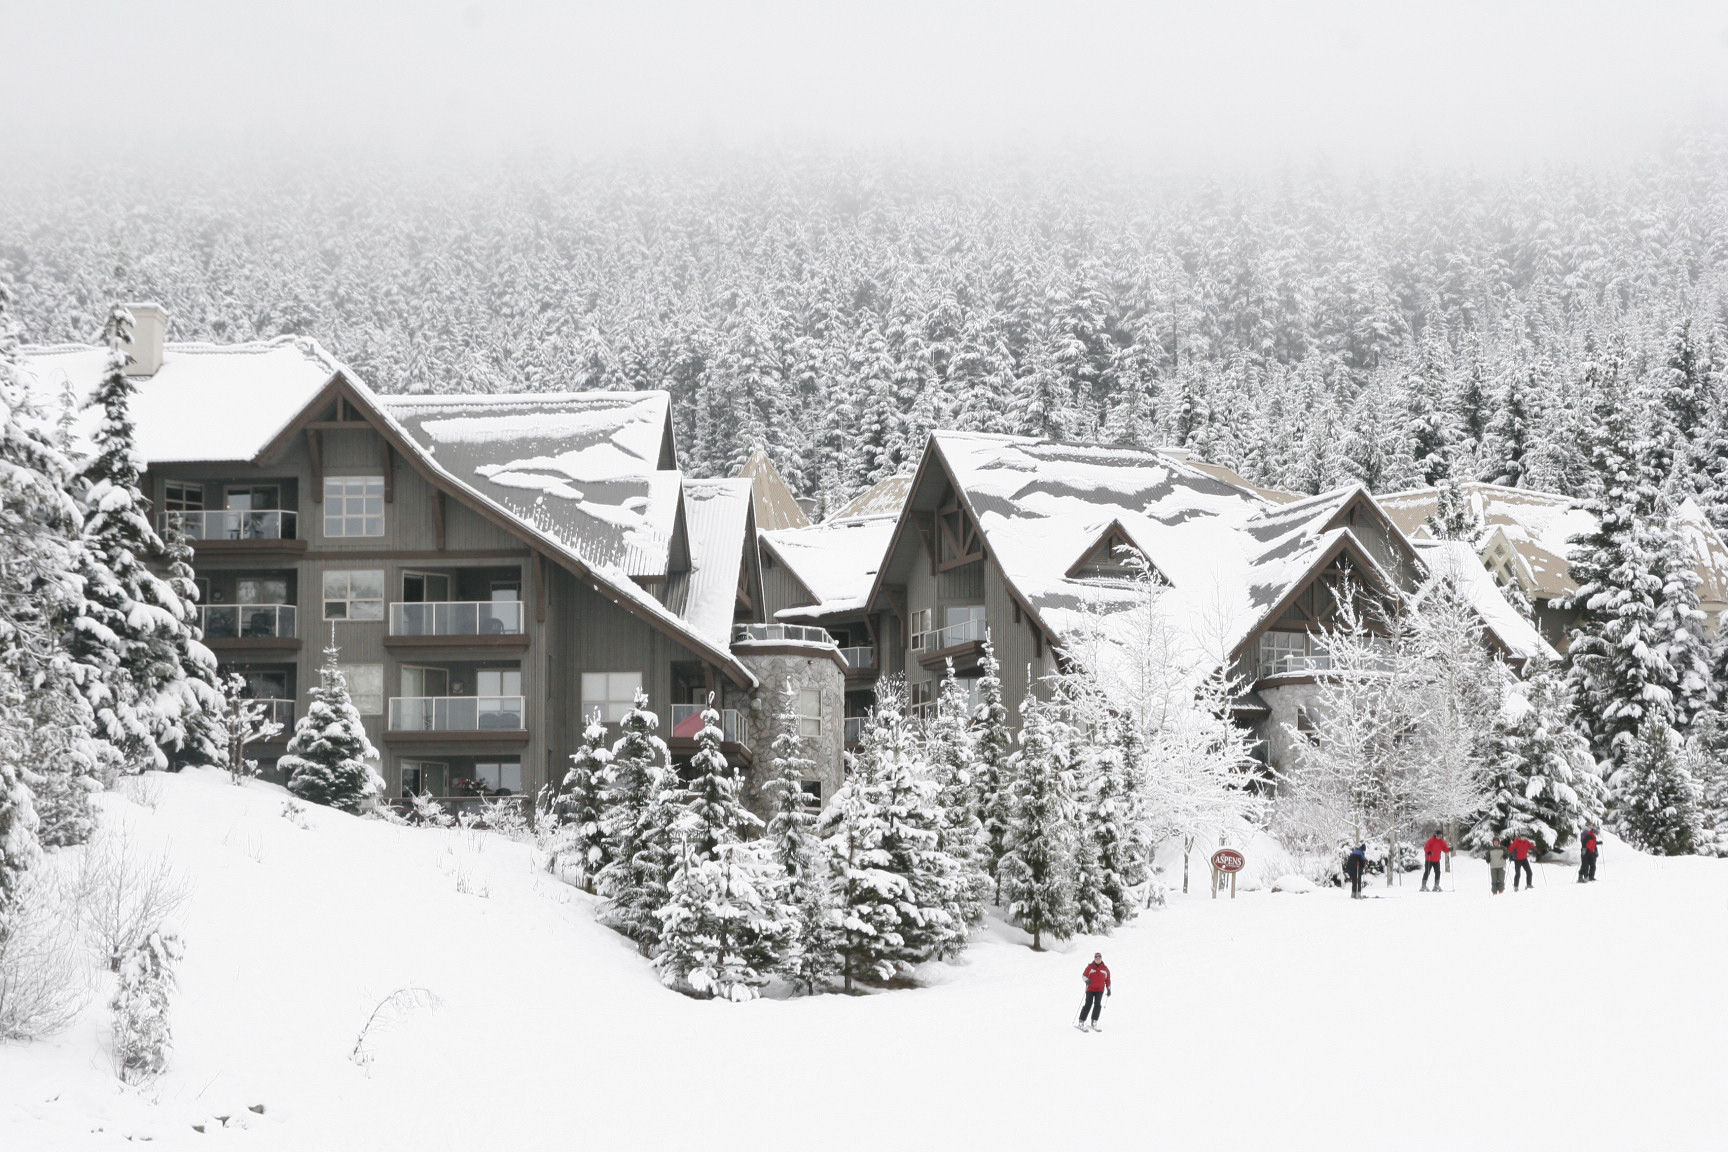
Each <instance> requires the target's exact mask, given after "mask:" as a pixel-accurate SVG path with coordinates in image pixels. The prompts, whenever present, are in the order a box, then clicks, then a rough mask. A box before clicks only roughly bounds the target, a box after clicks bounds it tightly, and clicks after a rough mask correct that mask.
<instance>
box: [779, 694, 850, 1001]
mask: <svg viewBox="0 0 1728 1152" xmlns="http://www.w3.org/2000/svg"><path fill="white" fill-rule="evenodd" d="M796 699H797V698H796V697H795V696H794V694H793V692H792V686H791V684H790V683H788V684H787V685H786V688H785V690H784V691H783V692H782V693H781V700H780V709H779V711H778V712H777V713H776V714H775V719H774V740H773V742H772V743H771V744H770V746H769V756H770V761H769V771H770V781H769V785H768V787H769V804H770V805H771V806H772V809H773V816H772V817H771V818H770V819H769V821H768V830H767V834H766V836H765V837H764V839H765V840H766V841H767V843H768V844H769V846H770V847H771V849H772V851H773V858H774V862H775V863H776V864H777V865H778V867H779V870H780V882H779V891H778V892H777V894H776V902H777V904H778V906H779V908H780V910H781V912H780V918H781V919H783V920H785V921H786V922H787V923H788V924H789V925H790V926H791V928H792V933H791V937H790V939H789V940H788V944H787V946H786V947H785V949H784V950H783V951H784V954H783V956H782V959H781V964H780V970H781V972H783V973H784V974H785V975H786V978H787V979H789V980H791V981H792V982H793V983H794V984H795V985H797V986H798V987H801V988H803V989H804V991H805V992H806V993H809V994H814V993H815V992H816V991H817V990H818V989H821V988H823V987H825V986H826V985H827V984H828V983H829V982H830V981H831V980H833V978H834V977H835V976H837V975H839V974H840V966H841V956H840V947H841V938H840V925H839V916H838V910H837V909H836V907H835V896H834V883H833V878H832V876H831V875H830V873H829V863H828V853H827V850H826V848H825V847H824V846H823V843H822V839H821V837H820V835H819V834H818V830H817V826H818V823H819V821H818V819H817V815H816V813H815V811H814V810H813V809H812V806H811V805H810V803H809V801H808V799H807V798H806V795H805V792H804V788H803V783H804V780H805V778H806V777H807V776H808V775H809V774H810V772H811V770H812V769H813V768H814V767H815V765H814V763H813V762H812V761H811V760H810V759H809V757H808V756H807V755H806V754H805V750H804V738H803V736H802V735H800V733H799V731H798V713H797V708H796V707H795V702H796Z"/></svg>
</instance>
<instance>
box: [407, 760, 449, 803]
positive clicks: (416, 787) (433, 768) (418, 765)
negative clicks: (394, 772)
mask: <svg viewBox="0 0 1728 1152" xmlns="http://www.w3.org/2000/svg"><path fill="white" fill-rule="evenodd" d="M449 775H450V766H449V765H448V764H446V763H444V762H443V761H441V760H404V761H402V795H403V796H404V797H407V796H422V795H439V794H441V793H442V792H443V791H444V789H445V788H446V787H447V781H448V780H449Z"/></svg>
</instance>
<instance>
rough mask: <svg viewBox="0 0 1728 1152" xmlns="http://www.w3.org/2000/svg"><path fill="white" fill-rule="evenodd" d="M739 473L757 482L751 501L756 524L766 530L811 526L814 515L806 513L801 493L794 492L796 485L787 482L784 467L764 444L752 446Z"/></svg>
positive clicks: (742, 476)
mask: <svg viewBox="0 0 1728 1152" xmlns="http://www.w3.org/2000/svg"><path fill="white" fill-rule="evenodd" d="M738 475H739V476H740V477H741V478H743V479H745V480H754V481H755V482H756V486H755V489H754V491H753V492H752V494H751V501H752V502H753V503H754V504H755V506H756V524H757V526H758V527H759V528H761V529H762V531H764V532H774V531H778V530H779V529H782V528H808V527H810V517H808V516H806V515H805V514H804V509H803V508H802V507H801V506H800V505H799V503H798V497H796V496H794V495H793V494H792V486H791V485H790V484H788V483H786V477H784V476H782V475H780V469H778V468H776V467H774V461H773V459H772V458H771V457H769V455H768V453H767V452H766V451H764V450H763V449H762V448H761V446H757V447H755V448H752V449H751V450H750V455H749V456H748V457H747V458H746V459H745V461H744V465H743V467H741V468H739V469H738Z"/></svg>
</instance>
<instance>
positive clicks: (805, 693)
mask: <svg viewBox="0 0 1728 1152" xmlns="http://www.w3.org/2000/svg"><path fill="white" fill-rule="evenodd" d="M798 735H800V736H820V735H822V693H821V691H820V690H819V689H816V688H800V689H799V690H798Z"/></svg>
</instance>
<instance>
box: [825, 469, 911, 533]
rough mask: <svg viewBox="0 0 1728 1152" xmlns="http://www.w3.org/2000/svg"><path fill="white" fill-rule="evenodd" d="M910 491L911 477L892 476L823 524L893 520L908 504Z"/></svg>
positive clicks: (868, 489) (869, 489) (856, 498)
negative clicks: (879, 519) (907, 499)
mask: <svg viewBox="0 0 1728 1152" xmlns="http://www.w3.org/2000/svg"><path fill="white" fill-rule="evenodd" d="M910 491H912V477H911V476H890V477H888V478H887V479H886V480H881V481H878V482H877V483H876V484H875V485H873V486H871V487H869V488H866V489H864V491H862V492H860V493H858V495H856V496H854V497H852V499H851V500H849V501H847V502H846V504H845V505H844V506H842V507H841V509H840V510H839V511H838V512H835V513H833V514H832V515H830V516H829V517H828V518H827V519H826V520H824V521H823V523H824V524H838V523H841V522H842V521H846V520H874V519H878V518H880V517H887V518H888V519H890V520H892V519H894V518H895V517H896V516H898V515H900V509H901V507H902V506H904V505H905V503H906V494H907V493H909V492H910Z"/></svg>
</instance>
